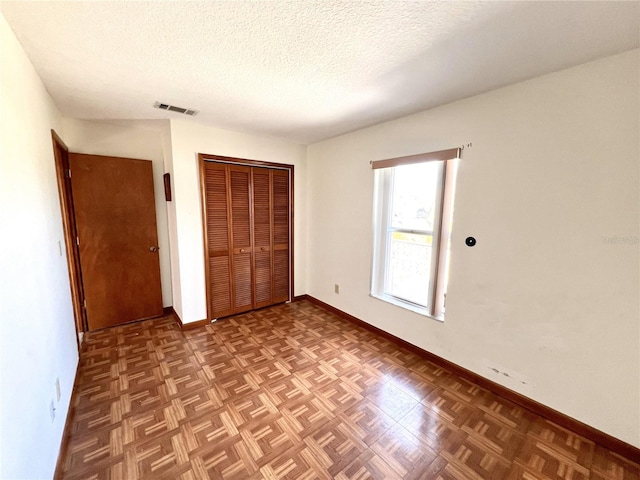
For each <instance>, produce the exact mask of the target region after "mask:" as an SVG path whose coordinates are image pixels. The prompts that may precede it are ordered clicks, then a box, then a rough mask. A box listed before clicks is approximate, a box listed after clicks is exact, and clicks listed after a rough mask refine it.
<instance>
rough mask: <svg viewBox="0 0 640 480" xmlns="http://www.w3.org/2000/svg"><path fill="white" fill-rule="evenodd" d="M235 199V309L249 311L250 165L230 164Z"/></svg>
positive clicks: (232, 233) (232, 236)
mask: <svg viewBox="0 0 640 480" xmlns="http://www.w3.org/2000/svg"><path fill="white" fill-rule="evenodd" d="M228 168H229V188H230V198H231V243H232V248H233V255H232V257H231V265H232V271H233V277H232V289H233V311H234V313H240V312H246V311H248V310H251V309H252V308H253V290H252V285H253V277H252V274H253V271H252V263H253V260H252V253H253V248H252V246H253V238H252V236H253V235H252V231H251V192H250V174H251V169H250V167H244V166H235V165H233V166H229V167H228Z"/></svg>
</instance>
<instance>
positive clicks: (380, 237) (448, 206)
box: [370, 149, 460, 321]
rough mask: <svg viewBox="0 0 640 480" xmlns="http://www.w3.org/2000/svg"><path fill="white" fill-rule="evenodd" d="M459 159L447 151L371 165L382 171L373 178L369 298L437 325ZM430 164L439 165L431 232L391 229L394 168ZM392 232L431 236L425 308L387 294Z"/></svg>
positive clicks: (456, 151) (457, 154) (441, 312)
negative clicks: (424, 318)
mask: <svg viewBox="0 0 640 480" xmlns="http://www.w3.org/2000/svg"><path fill="white" fill-rule="evenodd" d="M459 158H460V149H449V150H442V151H438V152H430V153H426V154H419V155H412V156H409V157H400V158H393V159H387V160H380V161H377V162H371V164H372V168H373V169H374V170H377V169H383V170H382V171H380V172H378V173H377V174H376V175H374V218H373V257H372V266H371V289H370V296H372V297H374V298H378V299H380V300H383V301H386V302H388V303H391V304H394V305H397V306H400V307H402V308H405V309H408V310H411V311H414V312H416V313H418V314H421V315H424V316H428V317H430V318H434V319H436V320H439V321H444V310H445V309H444V302H445V295H446V286H447V279H448V278H447V277H448V263H449V244H450V232H451V222H452V213H453V197H454V194H455V176H456V173H457V172H456V171H457V161H458V159H459ZM431 161H437V162H439V163H440V168H439V169H438V180H437V189H436V193H435V211H434V222H433V230H431V231H428V230H412V229H403V228H398V227H394V226H393V225H392V219H391V215H392V211H393V208H392V205H391V202H392V198H393V185H394V175H395V168H396V167H401V166H404V165H409V164H414V163H424V162H431ZM393 232H402V233H411V234H419V235H426V236H428V235H429V234H431V246H432V250H431V265H430V269H429V270H430V271H429V285H428V289H429V291H428V297H427V298H428V301H427V305H421V304H418V303H415V302H413V301H411V300H408V299H405V298H402V297H400V296H397V295H393V294H392V293H388V292H387V290H388V289H387V286H388V281H389V279H388V272H389V262H390V251H389V248H390V244H391V235H392V234H393Z"/></svg>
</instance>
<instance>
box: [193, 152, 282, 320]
mask: <svg viewBox="0 0 640 480" xmlns="http://www.w3.org/2000/svg"><path fill="white" fill-rule="evenodd" d="M198 162H199V170H200V182H201V195H202V224H203V234H204V257H205V276H206V293H207V319H208V320H214V319H218V318H221V317H226V316H229V315H234V314H237V313H242V312H247V311H250V310H255V309H257V308H262V307H266V306H269V305H274V304H277V303H283V302H288V301H291V300H292V299H293V165H288V164H280V163H271V162H264V161H259V160H248V159H241V158H232V157H223V156H219V155H208V154H202V153H201V154H198Z"/></svg>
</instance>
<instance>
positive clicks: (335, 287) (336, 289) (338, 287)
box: [333, 283, 340, 294]
mask: <svg viewBox="0 0 640 480" xmlns="http://www.w3.org/2000/svg"><path fill="white" fill-rule="evenodd" d="M333 291H334V292H335V293H337V294H340V285H338V284H337V283H336V284H335V285H334V286H333Z"/></svg>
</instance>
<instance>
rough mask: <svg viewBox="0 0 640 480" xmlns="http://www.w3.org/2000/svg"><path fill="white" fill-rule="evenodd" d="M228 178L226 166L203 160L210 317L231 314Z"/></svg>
mask: <svg viewBox="0 0 640 480" xmlns="http://www.w3.org/2000/svg"><path fill="white" fill-rule="evenodd" d="M228 180H229V178H228V175H227V168H226V167H225V166H224V165H220V164H216V163H205V165H204V182H205V200H206V204H205V208H206V219H207V224H206V228H207V243H208V245H207V248H208V251H209V285H208V288H209V304H210V305H209V308H210V314H211V315H212V317H213V318H218V317H222V316H225V315H231V314H232V313H233V301H232V297H231V254H230V244H231V242H230V229H229V202H228V196H227V192H228Z"/></svg>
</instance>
